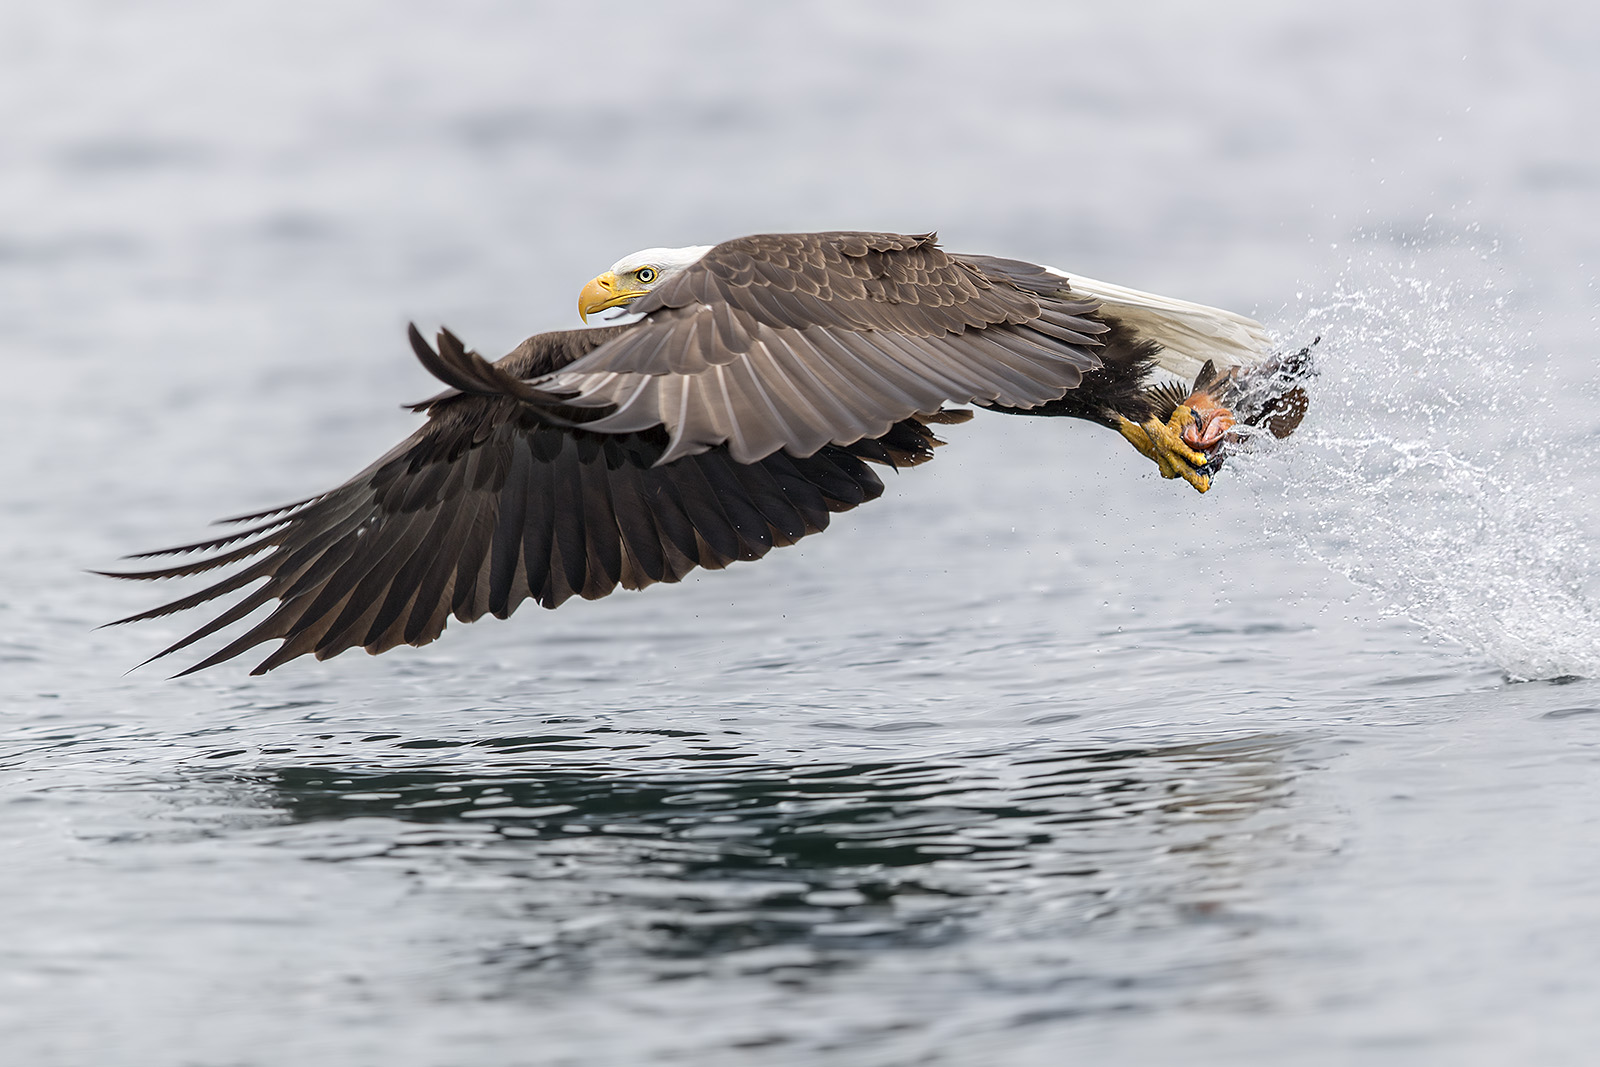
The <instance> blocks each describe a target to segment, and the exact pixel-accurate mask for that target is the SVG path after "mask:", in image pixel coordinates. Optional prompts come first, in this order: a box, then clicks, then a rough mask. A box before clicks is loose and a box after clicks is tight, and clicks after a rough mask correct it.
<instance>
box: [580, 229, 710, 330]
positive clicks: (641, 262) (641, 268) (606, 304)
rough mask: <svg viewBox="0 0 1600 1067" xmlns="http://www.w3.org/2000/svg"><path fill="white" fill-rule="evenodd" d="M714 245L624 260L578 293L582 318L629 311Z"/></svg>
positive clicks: (649, 251)
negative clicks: (622, 310) (614, 310)
mask: <svg viewBox="0 0 1600 1067" xmlns="http://www.w3.org/2000/svg"><path fill="white" fill-rule="evenodd" d="M711 248H712V246H711V245H690V246H689V247H688V248H646V249H645V250H644V251H642V252H635V253H633V254H632V255H631V256H623V257H622V258H621V259H619V260H617V261H616V262H615V263H613V264H612V265H611V269H610V270H608V271H606V272H605V273H604V274H602V275H600V276H599V277H598V278H595V279H594V280H593V281H591V282H589V284H588V285H585V286H584V287H583V289H582V290H581V291H580V292H579V293H578V314H579V315H580V316H581V317H582V318H583V320H584V321H585V322H588V321H589V316H590V315H593V314H594V313H595V312H597V311H605V310H606V309H607V308H619V307H626V306H627V305H629V304H631V303H633V302H634V301H635V300H637V299H639V298H640V297H641V296H644V295H645V294H646V293H648V292H650V291H651V290H652V289H654V288H655V287H656V286H658V285H660V284H661V283H662V282H664V281H666V280H667V279H668V278H670V277H672V276H673V275H674V274H677V273H679V272H681V271H682V270H683V269H684V268H685V267H688V266H690V265H691V264H693V263H696V262H698V261H699V260H700V257H702V256H704V255H705V254H706V253H707V252H709V251H711Z"/></svg>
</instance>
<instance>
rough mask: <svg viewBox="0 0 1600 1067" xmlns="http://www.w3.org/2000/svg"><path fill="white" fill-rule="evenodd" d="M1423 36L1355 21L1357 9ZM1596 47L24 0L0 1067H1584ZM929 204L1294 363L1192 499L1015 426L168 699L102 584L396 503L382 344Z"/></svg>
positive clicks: (15, 208) (1595, 699) (1594, 943)
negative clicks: (650, 547) (424, 639)
mask: <svg viewBox="0 0 1600 1067" xmlns="http://www.w3.org/2000/svg"><path fill="white" fill-rule="evenodd" d="M1378 26H1381V27H1383V32H1381V33H1379V32H1375V31H1374V27H1378ZM1597 49H1600V19H1597V18H1595V17H1594V16H1592V15H1589V14H1586V13H1583V12H1581V11H1577V10H1566V9H1564V8H1563V7H1562V6H1555V5H1552V6H1548V7H1545V6H1540V5H1535V6H1533V7H1528V8H1525V9H1522V10H1521V13H1520V14H1519V15H1518V17H1517V18H1515V19H1509V20H1508V19H1506V18H1504V17H1503V16H1502V13H1501V12H1499V10H1498V9H1496V8H1493V7H1490V6H1479V5H1471V4H1467V5H1462V4H1443V3H1441V4H1437V5H1434V4H1422V5H1412V6H1408V7H1402V8H1397V7H1395V6H1394V5H1376V4H1365V3H1360V2H1358V3H1356V4H1353V5H1351V4H1346V5H1341V6H1339V7H1338V8H1336V9H1335V8H1329V9H1326V10H1318V11H1312V10H1310V9H1307V10H1305V11H1304V12H1301V13H1289V12H1287V11H1285V10H1280V9H1279V8H1277V7H1273V6H1271V5H1256V4H1250V3H1242V2H1241V3H1222V4H1220V5H1219V4H1211V5H1205V6H1204V8H1199V7H1194V6H1193V5H1185V4H1177V3H1171V4H1165V3H1150V4H1139V5H1124V6H1122V7H1112V8H1107V7H1105V6H1104V5H1102V6H1101V7H1099V8H1096V9H1092V10H1090V9H1083V10H1077V9H1073V8H1071V7H1069V6H1065V5H1054V4H1051V5H1045V4H1016V5H1003V6H1001V7H993V6H990V7H982V6H980V5H959V4H941V3H923V4H917V5H903V6H900V5H882V6H875V7H870V8H869V7H866V6H863V5H844V4H839V5H829V4H823V5H816V6H807V7H804V8H801V7H780V6H778V5H771V6H766V7H762V8H760V9H759V10H757V9H755V8H753V7H750V6H748V5H744V6H734V5H717V4H708V3H690V4H682V5H670V6H658V7H654V8H651V7H642V8H628V9H606V8H593V7H587V8H585V7H581V6H572V5H563V6H559V7H554V6H551V7H546V6H543V5H530V4H510V3H505V4H498V3H489V2H482V3H469V4H463V5H457V6H455V7H452V8H450V9H448V10H446V9H445V8H441V7H435V6H431V5H423V4H416V3H409V2H402V3H383V4H379V3H362V2H359V0H341V2H339V3H325V4H321V5H316V6H314V7H310V6H308V7H305V8H304V9H270V8H252V7H248V6H244V5H231V4H225V3H224V4H204V5H202V4H194V3H186V2H177V0H174V2H171V3H165V4H157V5H144V6H140V7H138V8H137V9H136V8H134V7H131V6H124V5H104V4H97V3H88V2H68V3H59V4H55V5H50V6H38V5H36V6H33V7H31V8H24V7H20V6H19V7H14V8H7V9H5V10H4V11H0V59H3V60H4V62H3V63H0V87H3V91H0V128H3V129H4V130H5V136H4V138H0V312H3V315H4V320H5V322H6V331H5V334H4V336H3V338H0V358H3V360H4V364H3V371H4V380H5V383H6V385H5V389H6V393H5V395H6V398H7V400H8V403H7V404H6V405H5V409H6V415H5V420H4V423H3V427H4V428H3V430H0V441H3V443H4V446H5V447H4V449H3V450H0V514H3V515H4V522H3V524H0V698H3V700H0V854H3V855H4V857H5V859H4V862H0V902H3V907H0V1054H3V1059H4V1060H5V1062H7V1063H18V1064H29V1065H43V1067H49V1065H56V1064H60V1065H80V1064H82V1065H95V1067H116V1065H122V1064H128V1065H145V1064H149V1065H167V1064H185V1065H196V1067H213V1065H215V1067H221V1065H229V1067H233V1065H243V1067H255V1065H279V1064H295V1065H297V1067H298V1065H319V1067H320V1065H329V1067H334V1065H339V1067H343V1065H365V1064H374V1065H376V1064H385V1065H389V1064H393V1065H406V1067H410V1065H416V1067H434V1065H439V1067H444V1065H480V1064H481V1065H494V1067H498V1065H524V1064H527V1065H534V1064H537V1065H546V1064H574V1065H576V1064H582V1065H593V1064H633V1063H638V1064H646V1063H648V1064H657V1063H694V1064H739V1065H745V1064H750V1065H767V1064H774V1065H789V1064H814V1063H827V1064H833V1063H838V1064H864V1065H890V1064H893V1065H910V1064H930V1065H933V1064H939V1065H944V1064H950V1065H957V1064H959V1065H966V1064H983V1065H988V1064H1006V1065H1012V1064H1017V1065H1026V1064H1040V1065H1044V1064H1051V1065H1053V1064H1058V1063H1063V1062H1125V1063H1168V1062H1188V1063H1218V1064H1224V1063H1225V1064H1239V1063H1256V1064H1274V1065H1275V1064H1283V1063H1291V1062H1292V1063H1330V1064H1331V1063H1349V1062H1354V1061H1357V1060H1359V1061H1361V1062H1371V1063H1380V1064H1387V1063H1395V1064H1433V1063H1442V1062H1449V1063H1462V1064H1479V1063H1481V1064H1505V1063H1541V1064H1568V1063H1570V1064H1584V1063H1590V1062H1592V1055H1593V1049H1594V1048H1595V1047H1596V1045H1597V1044H1600V1013H1596V1012H1595V1010H1594V1005H1595V1004H1596V1003H1597V1002H1600V988H1597V987H1600V979H1597V978H1596V975H1597V974H1600V895H1597V893H1596V891H1595V888H1594V887H1595V886H1596V885H1597V884H1600V683H1597V682H1596V681H1593V680H1591V679H1593V678H1595V677H1596V676H1600V609H1597V606H1596V605H1597V603H1600V583H1597V581H1596V569H1595V565H1594V553H1595V550H1596V541H1597V539H1600V538H1597V534H1596V533H1595V531H1596V530H1597V529H1600V508H1597V506H1596V505H1595V503H1594V501H1595V500H1597V499H1600V476H1597V473H1596V468H1595V464H1594V455H1595V447H1596V444H1597V442H1600V416H1597V415H1596V411H1597V410H1600V407H1597V404H1596V401H1597V400H1600V395H1597V394H1600V387H1597V385H1596V377H1595V373H1594V365H1595V355H1596V351H1597V342H1596V334H1595V304H1596V293H1595V286H1594V268H1593V264H1594V263H1595V262H1596V261H1597V257H1600V221H1597V220H1600V210H1597V205H1600V149H1597V148H1596V147H1595V146H1596V145H1600V136H1597V134H1600V128H1597V123H1600V120H1597V118H1596V112H1595V111H1594V109H1593V108H1592V106H1590V104H1591V102H1592V101H1593V100H1594V99H1595V98H1596V97H1597V95H1600V76H1597V74H1596V72H1595V71H1596V68H1595V66H1594V64H1593V60H1592V57H1593V56H1594V55H1595V54H1596V50H1597ZM848 227H860V228H883V229H899V230H906V231H921V230H926V229H931V228H938V229H939V230H940V231H941V233H942V236H943V239H944V240H945V242H946V244H947V245H949V246H950V247H952V248H956V249H962V250H972V251H986V252H993V253H1000V254H1008V255H1015V256H1020V257H1024V258H1033V259H1038V260H1043V261H1047V262H1053V263H1059V264H1062V265H1063V266H1067V267H1069V268H1072V269H1082V270H1083V271H1084V272H1085V273H1086V274H1089V275H1091V276H1095V277H1104V278H1112V279H1116V280H1118V281H1122V282H1126V283H1128V284H1132V285H1136V286H1140V287H1142V288H1149V289H1154V290H1158V291H1167V292H1173V293H1176V294H1180V295H1184V296H1187V297H1191V298H1194V299H1200V300H1205V301H1208V302H1212V303H1217V304H1221V305H1225V306H1229V307H1236V308H1238V309H1240V310H1242V311H1246V312H1253V313H1254V314H1256V315H1257V316H1258V317H1260V318H1262V319H1263V320H1264V321H1266V322H1267V323H1268V324H1269V325H1270V326H1271V327H1272V328H1273V329H1274V330H1275V331H1276V332H1277V333H1278V334H1279V335H1280V336H1281V337H1282V338H1283V340H1284V343H1285V344H1294V345H1304V344H1309V343H1311V342H1312V340H1313V339H1314V338H1319V337H1320V341H1319V342H1318V343H1317V351H1318V352H1319V360H1320V368H1321V373H1320V376H1319V378H1318V379H1317V382H1316V384H1315V386H1314V393H1313V395H1314V408H1313V412H1312V415H1311V417H1310V418H1309V419H1308V420H1307V422H1306V424H1305V426H1304V428H1303V430H1302V432H1301V433H1300V434H1299V435H1298V436H1297V438H1296V439H1295V440H1294V441H1292V442H1291V443H1290V445H1289V446H1288V447H1283V448H1279V449H1272V450H1262V451H1260V452H1258V453H1256V454H1253V455H1250V456H1246V457H1241V458H1239V459H1238V460H1237V461H1236V462H1235V463H1234V464H1233V466H1232V467H1231V468H1230V469H1229V470H1228V471H1225V472H1224V473H1223V475H1222V477H1221V478H1220V479H1219V482H1218V485H1217V487H1216V488H1215V489H1214V490H1213V491H1212V492H1211V493H1209V494H1207V495H1206V496H1204V497H1200V496H1197V495H1195V494H1194V493H1193V492H1191V491H1190V490H1188V489H1187V487H1184V486H1181V485H1176V484H1173V483H1168V482H1163V481H1161V480H1160V479H1159V478H1157V477H1156V476H1155V474H1154V472H1153V470H1152V469H1151V468H1150V465H1149V464H1148V463H1146V462H1145V461H1143V460H1141V459H1140V458H1139V457H1137V456H1136V455H1134V454H1133V453H1132V451H1131V450H1130V449H1128V448H1127V447H1126V445H1125V444H1123V443H1122V442H1121V441H1120V440H1119V439H1117V438H1115V437H1114V436H1113V435H1110V434H1107V433H1105V432H1104V431H1101V430H1097V429H1095V428H1093V427H1088V426H1085V425H1078V424H1071V425H1058V424H1046V423H1043V422H1035V421H1033V420H1023V419H1006V418H1002V417H987V418H984V417H980V418H978V419H976V420H974V421H973V422H972V423H970V424H967V425H964V426H952V427H949V428H948V432H947V433H946V434H945V436H946V437H947V438H949V439H950V441H951V446H950V447H949V448H947V449H944V450H941V452H940V454H939V457H938V460H937V462H935V463H932V464H930V465H928V466H926V467H923V468H919V469H918V470H916V471H909V472H906V473H904V474H903V475H900V476H894V477H891V478H890V479H889V482H890V485H889V491H888V492H887V493H886V494H885V498H884V499H883V500H881V501H879V502H877V503H875V504H873V505H871V506H869V507H865V508H863V509H861V510H860V511H858V512H854V513H851V514H848V515H842V516H839V517H838V518H837V519H836V520H835V523H834V527H833V529H832V530H830V531H829V532H828V533H827V534H826V535H824V536H821V537H817V538H812V539H808V540H807V541H806V542H804V543H803V544H802V545H800V546H798V547H795V548H790V549H785V550H782V551H780V552H776V553H774V554H773V556H772V557H771V558H769V559H767V560H765V561H762V562H761V563H759V564H751V565H740V566H736V567H733V568H731V569H729V570H728V571H725V572H721V573H715V574H709V575H697V576H695V577H693V578H692V579H691V580H689V581H686V582H685V583H683V585H681V586H678V587H668V588H660V587H658V588H654V589H651V590H648V591H646V592H644V593H641V594H623V595H618V596H615V597H613V598H610V599H607V600H603V601H598V602H594V603H574V604H570V605H568V606H567V607H564V608H563V609H562V610H561V611H559V612H554V613H551V612H543V611H540V610H538V609H537V608H530V607H524V609H523V610H522V611H521V612H519V613H518V614H517V615H516V616H515V617H514V618H513V619H511V620H510V621H508V622H492V621H491V622H487V623H483V624H478V625H474V626H471V627H461V626H459V625H457V626H454V627H452V629H451V630H449V631H448V632H447V633H446V634H445V637H444V638H443V639H442V640H441V641H439V642H438V643H436V644H434V645H432V646H429V647H427V648H424V649H415V650H414V649H401V650H397V651H395V652H392V653H390V654H387V655H385V656H382V657H380V658H368V657H365V656H360V655H356V656H349V655H347V656H344V657H341V658H338V659H335V660H332V661H329V662H327V663H321V664H318V663H304V662H296V663H294V664H292V665H291V666H289V667H287V668H285V669H283V670H280V671H278V672H275V673H274V674H272V675H269V676H267V677H265V678H256V679H252V678H248V677H246V675H245V671H244V669H243V668H236V667H232V666H228V667H222V668H218V669H214V670H211V671H208V672H205V673H202V674H199V675H196V676H193V677H189V678H185V679H182V680H178V681H167V680H164V677H163V676H164V674H166V673H170V672H168V671H163V670H161V669H160V665H157V666H153V667H147V668H144V669H142V670H136V671H133V672H131V673H127V671H128V668H129V667H131V666H132V665H133V664H135V663H138V662H139V661H141V660H142V659H144V658H145V657H146V656H148V655H149V654H151V653H152V652H154V651H156V650H157V649H158V648H160V647H162V646H163V645H164V644H165V643H166V642H167V641H170V640H172V639H173V638H174V637H176V636H178V635H179V633H180V632H182V631H183V629H185V627H184V623H185V620H184V619H167V620H157V621H154V622H151V623H147V624H142V625H141V626H138V627H130V628H115V629H109V630H96V629H94V627H95V626H97V625H98V624H100V623H103V622H105V621H106V620H108V619H111V618H116V617H118V616H121V615H125V614H128V613H130V612H133V611H136V610H139V609H140V608H142V607H146V606H148V605H150V604H151V603H152V602H153V599H152V594H153V593H154V594H158V593H159V592H160V591H159V590H152V589H150V588H148V587H143V588H140V587H131V586H122V585H116V584H113V583H111V582H108V581H106V580H104V579H101V578H96V577H94V576H93V575H91V574H88V573H86V572H87V570H88V569H89V568H93V567H104V566H108V565H110V564H112V563H113V562H114V560H115V559H116V557H118V556H119V555H121V554H123V553H125V552H129V551H134V550H138V549H144V548H150V547H155V546H157V545H162V544H170V543H177V542H180V541H183V540H188V539H192V538H193V537H195V536H198V535H199V534H200V533H201V531H202V530H203V525H204V523H205V522H206V521H208V520H210V519H213V518H215V517H217V516H219V515H226V514H234V513H238V512H242V511H247V510H251V509H256V508H260V507H264V506H267V505H270V504H272V503H275V502H279V501H286V500H292V499H297V498H299V497H301V496H304V495H305V494H307V493H309V492H313V491H316V490H318V489H321V488H325V487H327V486H329V485H331V484H333V483H334V482H336V481H337V480H339V479H341V478H343V477H345V476H347V475H349V474H350V473H352V472H353V471H355V470H357V469H359V468H360V467H361V466H363V465H364V464H365V463H366V462H367V461H368V460H369V459H371V458H372V457H373V456H375V455H377V454H378V453H379V452H381V451H382V450H383V449H385V448H387V447H388V446H389V445H390V444H391V443H392V442H393V441H394V440H395V439H397V438H398V437H399V436H401V435H402V434H403V433H405V432H406V431H407V429H408V428H409V427H410V426H412V425H413V424H414V420H415V417H414V416H412V415H411V414H409V413H407V412H404V411H402V410H400V408H399V405H400V403H401V402H403V401H409V400H415V399H418V398H420V397H422V396H424V395H427V394H428V393H429V392H431V391H432V386H431V385H430V383H429V380H428V379H427V378H426V376H425V375H424V373H423V372H422V371H421V370H420V369H419V368H418V367H416V365H415V364H414V362H413V361H412V360H411V359H410V357H409V355H408V354H407V353H406V351H405V347H404V343H403V336H402V334H403V329H404V324H405V322H406V321H407V320H408V319H416V320H417V321H418V322H419V323H421V324H423V325H424V326H430V325H432V324H434V323H436V322H445V323H448V324H449V325H450V326H451V327H452V328H453V329H455V330H456V331H457V332H458V333H460V334H461V335H462V336H463V337H464V338H466V339H467V340H468V341H469V342H470V343H472V344H474V345H476V346H477V347H479V348H480V349H482V350H483V351H485V352H491V353H492V352H500V351H504V350H506V349H509V348H510V347H511V346H512V345H513V344H515V343H516V342H517V341H518V340H520V339H521V338H522V337H523V336H525V335H526V334H527V333H530V332H532V331H534V330H537V329H543V328H550V327H556V326H565V325H569V324H570V323H571V321H572V319H573V302H574V299H575V295H576V292H577V289H578V287H579V286H580V285H581V284H582V283H583V281H584V280H586V279H587V278H589V277H591V276H592V275H594V274H595V273H596V272H598V271H599V270H602V269H604V268H605V267H606V266H607V265H608V264H610V263H611V262H612V261H613V260H615V259H616V258H617V257H618V256H620V255H622V254H624V253H626V252H628V251H631V250H633V249H635V248H639V247H644V246H648V245H659V244H668V245H671V244H689V243H699V242H704V241H708V240H715V239H719V238H722V237H726V236H732V235H736V234H740V233H747V232H754V231H762V230H783V229H823V228H848Z"/></svg>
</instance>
